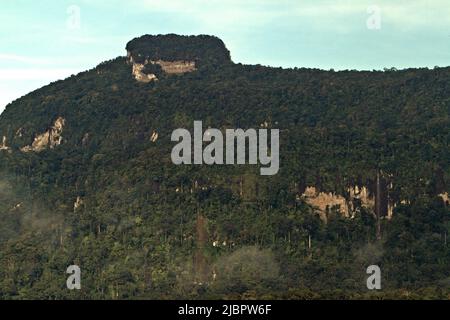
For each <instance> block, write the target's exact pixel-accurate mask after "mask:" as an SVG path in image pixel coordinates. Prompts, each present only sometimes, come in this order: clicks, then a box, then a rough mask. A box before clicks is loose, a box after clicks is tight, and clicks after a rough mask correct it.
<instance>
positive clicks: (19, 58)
mask: <svg viewBox="0 0 450 320" xmlns="http://www.w3.org/2000/svg"><path fill="white" fill-rule="evenodd" d="M0 60H8V61H14V62H21V63H27V64H33V65H37V64H39V65H42V64H49V63H51V60H49V59H43V58H34V57H28V56H22V55H17V54H8V53H0Z"/></svg>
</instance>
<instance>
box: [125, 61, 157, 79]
mask: <svg viewBox="0 0 450 320" xmlns="http://www.w3.org/2000/svg"><path fill="white" fill-rule="evenodd" d="M132 65H133V69H132V71H131V73H132V74H133V76H134V78H135V79H136V80H137V81H138V82H143V83H149V82H152V81H157V80H158V78H157V77H156V75H154V74H153V73H149V74H145V73H144V72H143V70H144V68H145V64H142V63H133V64H132Z"/></svg>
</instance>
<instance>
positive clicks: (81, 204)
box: [73, 196, 84, 212]
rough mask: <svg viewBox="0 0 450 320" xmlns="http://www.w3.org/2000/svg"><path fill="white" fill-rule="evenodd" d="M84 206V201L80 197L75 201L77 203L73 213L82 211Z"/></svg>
mask: <svg viewBox="0 0 450 320" xmlns="http://www.w3.org/2000/svg"><path fill="white" fill-rule="evenodd" d="M83 205H84V201H83V199H82V198H81V197H80V196H78V197H77V200H76V201H75V203H74V204H73V211H74V212H75V211H77V210H78V209H80V208H81V207H82V206H83Z"/></svg>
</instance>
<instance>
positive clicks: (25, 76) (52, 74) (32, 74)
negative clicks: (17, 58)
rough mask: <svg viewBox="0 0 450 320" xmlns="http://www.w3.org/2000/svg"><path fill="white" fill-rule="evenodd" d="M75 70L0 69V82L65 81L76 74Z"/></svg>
mask: <svg viewBox="0 0 450 320" xmlns="http://www.w3.org/2000/svg"><path fill="white" fill-rule="evenodd" d="M78 72H80V70H76V69H45V68H33V69H0V80H8V81H12V80H22V81H23V80H49V81H56V80H58V79H60V80H62V79H65V78H67V77H69V76H71V75H72V74H77V73H78Z"/></svg>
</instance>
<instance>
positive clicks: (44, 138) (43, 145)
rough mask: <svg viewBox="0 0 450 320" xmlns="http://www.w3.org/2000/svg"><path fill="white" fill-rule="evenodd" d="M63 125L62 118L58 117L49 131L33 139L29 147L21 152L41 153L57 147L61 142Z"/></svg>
mask: <svg viewBox="0 0 450 320" xmlns="http://www.w3.org/2000/svg"><path fill="white" fill-rule="evenodd" d="M65 123H66V120H65V119H64V118H62V117H58V119H56V121H55V123H54V125H53V126H52V127H51V128H50V129H48V130H47V131H46V132H44V133H42V134H40V135H38V136H37V137H35V138H34V141H33V143H32V144H31V146H26V147H23V148H22V149H21V150H22V151H23V152H41V151H43V150H45V149H53V148H55V147H57V146H59V145H60V144H61V142H62V140H63V138H62V136H61V134H62V131H63V128H64V125H65Z"/></svg>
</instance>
